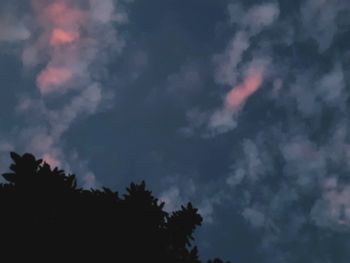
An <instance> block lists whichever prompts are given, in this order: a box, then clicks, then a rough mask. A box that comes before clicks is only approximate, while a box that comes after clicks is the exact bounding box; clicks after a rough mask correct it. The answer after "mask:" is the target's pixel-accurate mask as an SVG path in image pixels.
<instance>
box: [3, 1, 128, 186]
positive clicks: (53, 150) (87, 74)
mask: <svg viewBox="0 0 350 263" xmlns="http://www.w3.org/2000/svg"><path fill="white" fill-rule="evenodd" d="M31 8H32V9H31V10H30V12H29V13H27V17H28V18H27V20H28V21H30V27H28V28H25V27H23V26H22V25H23V23H22V22H21V20H19V22H18V23H17V24H16V23H2V24H1V26H2V27H4V30H1V33H0V41H1V40H4V39H5V40H6V41H10V40H11V41H14V40H22V42H21V47H22V56H21V59H22V62H23V65H24V66H25V67H26V69H27V70H28V72H33V73H36V83H35V84H36V86H37V91H38V92H37V93H36V94H37V95H36V96H37V97H35V96H29V95H28V93H25V92H23V93H22V94H21V95H20V96H19V102H18V105H17V107H16V109H17V113H18V114H20V115H21V116H23V117H24V118H30V119H32V120H33V121H32V122H31V123H30V124H29V126H28V125H27V126H26V127H23V128H22V129H17V131H16V133H15V134H13V135H12V136H11V137H13V138H16V137H17V138H21V139H20V140H18V139H17V140H16V139H15V140H13V139H12V140H11V141H12V142H11V144H12V145H13V148H15V149H18V148H20V149H21V150H25V151H30V152H33V153H34V154H36V155H38V157H42V158H43V159H44V160H45V161H46V162H48V163H49V164H51V165H53V166H56V165H60V166H61V167H62V168H67V169H68V170H71V165H72V164H74V163H71V161H74V162H76V163H75V164H74V166H75V167H77V169H78V170H77V172H79V171H81V172H82V173H83V174H85V177H86V185H87V186H89V187H90V186H92V185H93V182H95V183H96V181H95V180H94V179H93V178H94V176H93V173H92V172H91V171H89V170H88V169H87V168H86V167H85V168H84V167H83V166H80V165H79V164H78V163H79V158H78V157H77V153H76V154H75V155H74V156H75V157H74V158H73V157H72V158H70V157H67V156H69V154H68V153H65V152H64V151H63V148H62V144H63V141H64V133H65V132H66V131H67V130H68V129H69V128H70V127H71V125H72V124H73V123H74V122H76V121H77V120H78V119H80V118H82V117H84V116H88V115H91V114H94V113H95V112H96V111H97V110H98V109H100V108H101V107H102V106H103V104H104V102H105V101H106V100H107V97H110V96H111V90H110V89H108V87H106V86H105V83H106V74H105V73H103V74H102V72H103V71H105V69H106V64H107V63H108V59H109V58H110V56H115V55H117V54H118V52H120V51H121V49H122V47H123V46H124V43H125V42H124V39H123V38H122V37H120V36H119V35H118V32H117V31H118V28H119V26H121V25H123V24H125V23H126V22H127V15H126V13H125V12H124V11H123V10H122V9H121V8H119V5H118V4H117V3H115V1H111V0H99V1H95V0H89V1H73V0H55V1H49V0H32V1H31ZM15 15H16V14H14V13H13V14H12V13H11V16H15ZM19 141H22V142H23V143H24V144H22V146H20V145H19ZM69 159H70V160H69Z"/></svg>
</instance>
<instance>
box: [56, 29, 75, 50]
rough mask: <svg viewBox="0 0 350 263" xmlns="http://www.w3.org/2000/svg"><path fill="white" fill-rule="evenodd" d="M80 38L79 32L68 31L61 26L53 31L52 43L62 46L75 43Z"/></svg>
mask: <svg viewBox="0 0 350 263" xmlns="http://www.w3.org/2000/svg"><path fill="white" fill-rule="evenodd" d="M78 39H79V33H78V32H68V31H65V30H62V29H59V28H55V29H54V30H53V31H52V34H51V39H50V45H51V46H61V45H67V44H70V43H73V42H74V41H76V40H78Z"/></svg>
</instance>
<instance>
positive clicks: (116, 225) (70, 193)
mask: <svg viewBox="0 0 350 263" xmlns="http://www.w3.org/2000/svg"><path fill="white" fill-rule="evenodd" d="M11 158H12V159H13V161H14V163H13V164H11V166H10V169H11V170H12V172H10V173H5V174H3V175H2V176H3V177H4V178H5V180H6V181H7V182H6V183H4V184H0V209H1V210H0V213H1V216H0V229H1V235H0V237H1V239H2V242H1V244H2V251H4V253H5V252H6V253H8V254H9V255H12V256H16V255H18V254H19V252H23V251H27V254H26V256H27V259H28V261H29V259H30V260H32V259H36V260H38V259H43V258H45V259H46V260H47V261H50V260H51V261H52V259H55V260H57V259H61V260H65V261H68V260H69V261H71V260H77V261H78V262H83V261H91V260H95V261H98V262H167V263H179V262H181V263H197V262H198V263H200V261H199V258H198V250H197V247H196V246H193V245H192V242H193V236H192V235H193V232H194V230H195V229H196V227H197V226H200V225H201V223H202V217H201V216H200V215H199V214H198V210H197V209H196V208H194V207H193V206H192V204H191V203H188V204H187V205H186V206H182V207H181V210H179V211H175V212H172V213H167V212H165V211H164V209H163V207H164V203H160V202H159V200H157V199H156V198H155V197H154V196H153V195H152V192H150V191H148V190H146V186H145V183H144V182H142V183H141V184H135V183H131V185H130V186H129V187H128V188H127V193H126V194H124V195H123V196H119V194H118V193H117V192H114V191H112V190H111V189H109V188H102V189H101V190H97V189H91V190H86V189H82V188H79V187H78V186H77V182H76V178H75V176H74V175H66V174H65V173H64V172H63V171H62V170H59V169H58V168H54V169H52V168H51V167H50V166H49V165H48V164H46V163H45V162H43V161H42V160H36V159H35V157H34V156H33V155H31V154H24V155H23V156H20V155H18V154H16V153H11ZM46 255H49V257H48V258H47V256H46ZM209 262H211V261H209ZM213 262H222V261H220V260H218V259H216V260H214V261H213Z"/></svg>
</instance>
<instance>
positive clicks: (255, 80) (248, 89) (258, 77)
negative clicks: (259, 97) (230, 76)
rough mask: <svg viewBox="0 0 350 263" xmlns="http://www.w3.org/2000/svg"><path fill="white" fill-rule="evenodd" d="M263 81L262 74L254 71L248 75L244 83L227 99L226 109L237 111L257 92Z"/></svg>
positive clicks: (231, 92) (227, 96)
mask: <svg viewBox="0 0 350 263" xmlns="http://www.w3.org/2000/svg"><path fill="white" fill-rule="evenodd" d="M262 81H263V77H262V72H261V71H254V72H251V73H250V74H248V76H247V77H246V78H245V79H244V81H243V83H241V84H239V85H237V86H235V87H234V88H233V89H232V90H231V91H230V92H229V93H228V94H227V95H226V98H225V109H227V110H230V111H236V110H238V109H239V108H241V106H242V105H243V104H244V103H245V101H246V100H247V99H248V98H249V97H250V96H251V95H252V94H253V93H254V92H256V91H257V90H258V89H259V88H260V86H261V84H262Z"/></svg>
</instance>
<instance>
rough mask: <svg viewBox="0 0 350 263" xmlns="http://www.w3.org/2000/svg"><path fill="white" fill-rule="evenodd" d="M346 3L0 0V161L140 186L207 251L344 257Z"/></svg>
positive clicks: (83, 179)
mask: <svg viewBox="0 0 350 263" xmlns="http://www.w3.org/2000/svg"><path fill="white" fill-rule="evenodd" d="M349 41H350V2H349V1H348V0H295V1H289V0H236V1H234V0H186V1H185V0H183V1H180V0H149V1H143V0H27V1H23V0H1V2H0V87H1V88H0V167H1V170H2V171H3V172H4V171H6V170H7V167H8V165H9V164H10V159H9V152H10V151H16V152H19V153H24V152H31V153H34V154H35V155H36V156H37V157H38V158H39V157H40V158H43V159H44V160H45V161H46V162H47V163H49V164H50V165H51V166H59V167H60V168H62V169H65V170H66V171H67V172H72V173H75V174H77V177H78V180H79V182H80V184H81V186H83V187H86V188H91V187H94V188H98V187H101V186H107V187H111V188H113V189H116V190H119V191H122V190H123V189H124V188H125V187H126V186H127V185H128V184H129V183H130V182H131V181H134V182H140V181H141V180H145V181H146V184H147V185H148V188H150V189H151V190H152V191H153V193H154V194H155V195H156V196H157V197H158V198H159V199H160V200H162V201H165V202H166V209H167V210H169V211H172V210H174V209H178V208H179V207H180V206H181V204H185V203H187V202H188V201H191V202H192V203H193V204H194V205H195V206H196V207H198V208H199V211H200V213H201V214H202V215H203V217H204V223H203V226H202V227H201V228H200V229H198V231H197V233H196V238H197V244H198V247H199V251H200V257H201V259H202V260H206V259H208V258H213V257H216V256H218V257H221V258H223V259H225V260H231V261H233V262H249V263H258V262H259V263H265V262H266V263H267V262H269V263H285V262H286V263H294V262H298V263H304V262H305V263H306V262H307V263H313V262H315V263H316V262H317V263H343V262H348V258H349V257H350V162H349V158H350V120H349V118H348V113H349V112H350V101H349V99H350V98H349V95H350V90H349V88H350V87H349V83H350V79H349V70H350V62H349V61H350V50H349V48H348V45H349Z"/></svg>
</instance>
